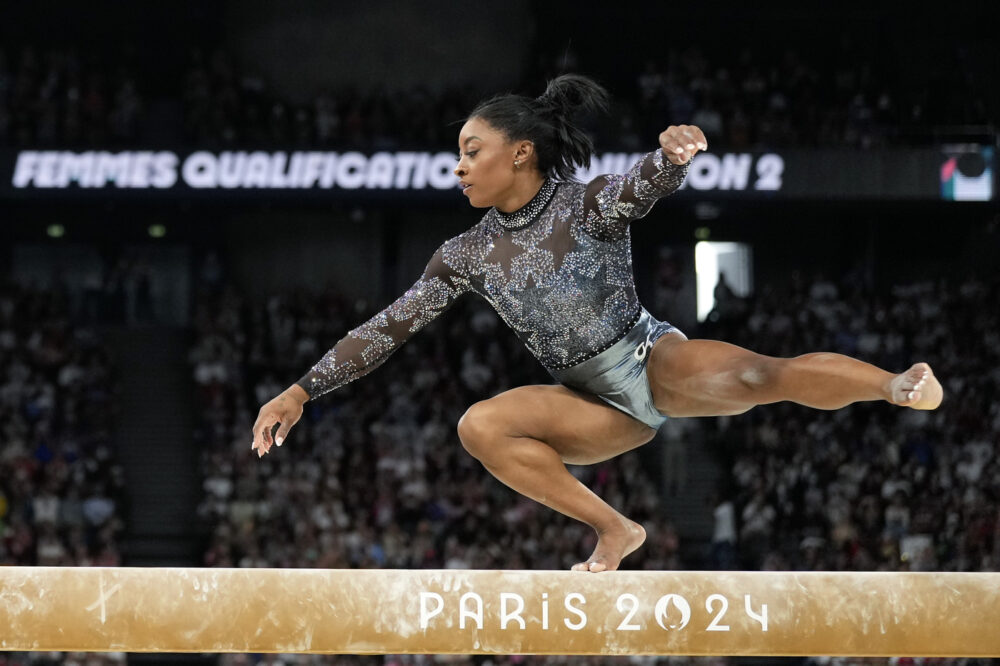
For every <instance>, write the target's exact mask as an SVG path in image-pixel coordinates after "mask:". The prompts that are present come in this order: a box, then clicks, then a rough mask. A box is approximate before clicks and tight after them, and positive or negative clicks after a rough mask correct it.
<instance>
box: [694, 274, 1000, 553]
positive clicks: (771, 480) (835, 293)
mask: <svg viewBox="0 0 1000 666" xmlns="http://www.w3.org/2000/svg"><path fill="white" fill-rule="evenodd" d="M997 302H1000V282H998V281H996V280H995V279H994V280H993V281H991V282H981V281H978V280H973V279H970V280H967V281H964V282H962V283H959V284H952V283H949V282H946V281H931V280H929V281H927V282H921V283H914V284H908V285H900V286H897V287H895V288H894V289H892V290H891V292H890V293H887V294H875V293H870V292H868V291H867V290H865V289H863V288H861V287H860V286H859V285H857V284H855V283H852V282H851V281H849V280H844V281H841V282H840V283H836V282H834V281H831V280H828V279H825V278H818V279H816V280H815V281H812V282H811V283H810V282H807V281H804V280H795V281H793V283H792V284H791V285H789V286H788V287H787V288H783V289H765V290H764V291H763V292H762V293H761V295H760V296H759V297H758V298H756V299H755V300H753V301H752V302H751V303H749V306H748V307H747V308H746V309H745V311H743V312H742V313H741V314H737V315H735V316H733V317H730V318H728V319H727V318H723V319H721V320H720V321H719V322H718V323H717V324H716V325H715V326H714V327H713V328H714V330H713V331H712V333H711V335H713V336H718V337H720V338H722V339H725V340H729V341H732V342H734V343H736V344H742V345H745V346H747V347H750V348H753V349H755V350H757V351H759V352H761V353H764V354H769V355H774V356H795V355H797V354H800V353H803V352H805V351H809V350H828V351H834V352H839V353H843V354H849V355H852V356H857V357H859V358H861V359H863V360H866V361H869V362H872V363H874V364H876V365H879V366H881V367H884V368H889V369H893V370H894V371H902V370H904V369H906V368H908V367H909V366H910V365H911V364H912V363H913V362H915V361H927V362H929V363H930V364H931V366H932V368H934V370H935V372H936V374H937V375H938V377H940V379H941V381H942V384H943V386H944V389H945V396H946V397H945V402H944V404H943V405H942V407H941V408H940V409H938V410H936V411H934V412H918V411H913V410H907V411H903V410H899V409H896V408H893V407H891V406H889V405H887V404H885V403H861V404H857V405H853V406H850V407H848V408H846V409H842V410H837V411H816V410H809V409H808V408H804V407H799V406H797V405H793V404H791V403H780V404H777V405H771V406H768V407H767V408H766V409H757V410H753V411H752V412H750V413H748V414H747V415H746V416H743V417H740V418H733V419H718V420H716V421H715V422H714V423H712V424H710V428H711V430H712V433H711V436H712V437H713V439H715V440H716V442H717V445H718V446H719V447H721V448H722V449H723V450H725V451H726V452H727V453H728V455H729V457H730V459H731V461H732V467H731V481H732V483H731V485H730V488H731V489H732V491H733V493H734V495H735V502H734V508H735V512H736V515H737V518H738V523H739V539H738V553H739V562H738V564H739V567H740V568H747V569H768V570H781V569H796V570H810V569H815V570H865V571H867V570H886V571H929V570H934V571H995V570H997V569H998V568H1000V538H998V537H1000V511H998V499H1000V465H998V463H997V443H998V442H1000V437H998V435H1000V406H998V405H1000V400H998V398H1000V371H998V370H997V368H998V367H1000V352H998V349H1000V346H998V337H997V330H998V325H1000V313H998V311H997V309H996V307H995V304H996V303H997ZM720 506H721V505H720Z"/></svg>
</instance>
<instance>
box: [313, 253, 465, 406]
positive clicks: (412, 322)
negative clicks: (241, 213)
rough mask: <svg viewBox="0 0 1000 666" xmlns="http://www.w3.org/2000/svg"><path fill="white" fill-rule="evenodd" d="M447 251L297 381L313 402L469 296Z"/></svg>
mask: <svg viewBox="0 0 1000 666" xmlns="http://www.w3.org/2000/svg"><path fill="white" fill-rule="evenodd" d="M449 242H451V241H449ZM447 246H448V243H445V245H442V246H441V247H440V248H439V249H438V251H437V252H435V253H434V256H433V257H431V260H430V262H429V263H428V264H427V268H426V269H425V270H424V274H423V275H422V276H421V277H420V279H419V280H417V281H416V282H415V283H414V284H413V286H412V287H410V288H409V289H408V290H407V291H406V293H404V294H403V295H402V296H400V297H399V298H397V299H396V301H395V302H394V303H393V304H392V305H390V306H389V307H387V308H386V309H384V310H382V312H379V313H378V314H377V315H375V316H374V317H372V318H371V319H369V320H368V321H367V322H365V323H364V324H362V325H361V326H358V327H357V328H355V329H354V330H352V331H350V332H349V333H348V334H347V335H346V336H345V337H344V338H343V339H342V340H341V341H340V342H338V343H337V344H336V345H335V346H334V347H333V349H331V350H330V351H328V352H327V353H326V354H325V355H324V356H323V358H321V359H320V360H319V362H318V363H317V364H316V365H314V366H313V367H312V369H311V370H310V371H309V372H307V373H306V374H305V375H303V376H302V378H301V379H299V380H298V381H297V382H296V383H297V384H298V385H299V386H301V387H302V388H303V389H304V390H305V391H306V393H308V394H309V397H310V398H317V397H319V396H321V395H323V394H324V393H328V392H330V391H332V390H334V389H336V388H340V387H341V386H343V385H345V384H347V383H349V382H352V381H354V380H355V379H357V378H358V377H362V376H364V375H366V374H368V373H369V372H371V371H372V370H374V369H375V368H377V367H378V366H380V365H381V364H382V362H383V361H385V360H386V359H387V358H389V356H391V355H392V353H393V352H394V351H396V350H397V349H399V348H400V347H401V346H402V345H403V343H404V342H406V341H407V340H408V339H409V338H410V336H412V335H413V334H414V333H416V332H417V331H419V330H420V329H422V328H423V327H424V326H426V325H427V324H429V323H430V322H431V321H433V320H434V319H435V318H436V317H437V316H438V315H439V314H441V313H442V312H444V311H445V310H447V309H448V308H449V307H451V305H452V304H453V303H454V302H455V300H456V299H457V298H458V297H459V296H461V295H462V294H463V293H465V292H466V291H469V289H470V283H469V280H468V279H466V278H465V277H464V276H462V275H460V274H459V272H458V271H456V270H455V269H453V268H452V267H451V266H449V265H448V263H447V262H446V261H445V255H446V248H447Z"/></svg>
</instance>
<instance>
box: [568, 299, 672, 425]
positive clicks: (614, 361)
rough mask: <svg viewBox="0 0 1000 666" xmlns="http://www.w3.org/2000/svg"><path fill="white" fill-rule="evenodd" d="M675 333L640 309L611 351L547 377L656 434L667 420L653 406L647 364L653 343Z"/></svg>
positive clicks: (610, 348)
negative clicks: (580, 392)
mask: <svg viewBox="0 0 1000 666" xmlns="http://www.w3.org/2000/svg"><path fill="white" fill-rule="evenodd" d="M674 331H677V332H680V331H678V329H677V328H675V327H674V326H671V325H670V324H668V323H666V322H662V321H657V320H656V319H654V318H653V316H652V315H650V314H649V313H648V312H646V310H645V308H643V310H642V311H641V312H640V314H639V321H637V322H636V324H635V326H633V327H632V328H631V329H630V330H629V331H628V332H627V333H626V334H625V337H623V338H622V339H621V340H619V341H618V342H616V343H615V344H613V345H612V346H611V347H609V348H607V349H605V350H604V351H602V352H601V353H600V354H598V355H597V356H594V357H593V358H588V359H587V360H586V361H581V362H580V363H577V364H576V365H573V366H570V367H568V368H563V369H560V370H549V373H550V374H551V375H552V376H553V377H555V378H556V381H558V382H559V383H560V384H563V385H565V386H568V387H570V388H573V389H576V390H578V391H583V392H585V393H592V394H593V395H596V396H597V397H598V398H600V399H601V400H603V401H604V402H606V403H608V404H609V405H611V406H612V407H616V408H618V409H620V410H621V411H623V412H625V413H626V414H628V415H630V416H633V417H635V418H636V419H638V420H640V421H642V422H643V423H645V424H646V425H648V426H649V427H650V428H652V429H653V430H659V428H660V426H661V425H663V423H664V422H665V421H666V420H667V417H666V416H664V415H663V414H661V413H660V412H659V411H658V410H657V409H656V407H655V406H654V405H653V391H652V389H651V388H650V386H649V379H648V378H647V377H646V363H647V362H648V361H649V354H650V351H651V350H652V349H653V343H655V342H656V341H657V340H659V339H660V337H661V336H663V335H665V334H667V333H672V332H674Z"/></svg>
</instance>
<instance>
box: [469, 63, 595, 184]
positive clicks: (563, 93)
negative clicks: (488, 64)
mask: <svg viewBox="0 0 1000 666" xmlns="http://www.w3.org/2000/svg"><path fill="white" fill-rule="evenodd" d="M607 109H608V92H607V91H606V90H605V89H604V88H602V87H601V86H600V85H599V84H597V83H596V82H595V81H593V80H592V79H589V78H587V77H585V76H580V75H578V74H563V75H562V76H559V77H557V78H555V79H553V80H552V81H549V85H548V86H547V87H546V88H545V92H544V93H542V94H541V96H539V97H537V98H535V99H531V98H530V97H524V96H522V95H500V96H498V97H494V98H493V99H490V100H487V101H486V102H483V103H481V104H480V105H479V106H477V107H476V108H475V109H474V110H473V111H472V113H470V114H469V118H482V119H483V120H485V121H486V122H488V123H489V124H490V125H491V126H492V127H493V128H494V129H497V130H499V131H501V132H503V133H504V134H505V135H506V136H507V138H508V139H509V140H511V141H517V140H521V139H527V140H528V141H531V142H532V143H533V144H534V145H535V153H536V154H537V155H538V168H539V170H540V171H541V172H542V173H543V174H545V175H546V176H551V177H554V178H556V179H558V180H570V179H571V178H572V177H573V173H574V172H575V170H576V167H586V166H588V165H589V164H590V157H591V155H592V154H593V152H594V142H593V140H592V139H591V138H590V136H589V135H588V134H587V133H586V132H584V131H583V130H582V129H581V128H580V127H579V126H577V125H576V124H574V122H573V119H574V118H575V117H576V116H577V115H578V114H579V113H580V112H604V111H607Z"/></svg>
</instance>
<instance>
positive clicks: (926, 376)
mask: <svg viewBox="0 0 1000 666" xmlns="http://www.w3.org/2000/svg"><path fill="white" fill-rule="evenodd" d="M647 372H648V374H649V378H650V384H651V386H652V389H653V399H654V402H655V403H656V405H657V408H658V409H660V410H661V411H662V412H664V413H665V414H668V415H671V416H714V415H721V414H738V413H741V412H745V411H747V410H748V409H751V408H752V407H754V406H756V405H766V404H770V403H773V402H780V401H782V400H789V401H792V402H796V403H799V404H801V405H806V406H809V407H815V408H817V409H839V408H841V407H844V406H846V405H849V404H851V403H853V402H859V401H863V400H886V401H888V402H891V403H892V404H895V405H900V406H904V407H913V408H915V409H934V408H936V407H937V406H938V405H939V404H941V399H942V396H943V392H942V390H941V384H940V383H938V381H937V378H935V377H934V373H933V372H932V371H931V369H930V366H929V365H927V364H926V363H917V364H915V365H914V366H912V367H911V368H910V369H909V370H907V371H906V372H903V373H900V374H898V375H894V374H892V373H890V372H886V371H885V370H881V369H879V368H877V367H875V366H874V365H871V364H869V363H865V362H863V361H859V360H857V359H853V358H850V357H848V356H844V355H842V354H833V353H826V352H821V353H814V354H805V355H803V356H797V357H795V358H774V357H770V356H763V355H761V354H756V353H754V352H751V351H748V350H746V349H743V348H742V347H737V346H735V345H731V344H728V343H725V342H717V341H714V340H685V339H683V338H681V337H679V336H664V337H663V338H661V339H660V340H659V341H657V344H656V345H655V346H654V348H653V352H652V355H651V358H650V362H649V367H648V369H647Z"/></svg>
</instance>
